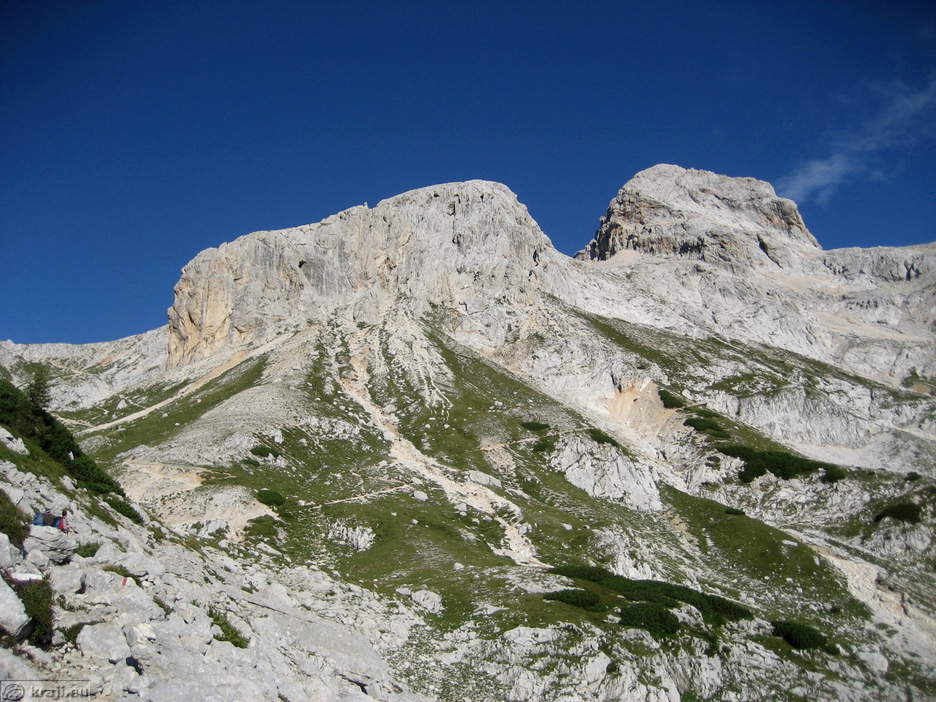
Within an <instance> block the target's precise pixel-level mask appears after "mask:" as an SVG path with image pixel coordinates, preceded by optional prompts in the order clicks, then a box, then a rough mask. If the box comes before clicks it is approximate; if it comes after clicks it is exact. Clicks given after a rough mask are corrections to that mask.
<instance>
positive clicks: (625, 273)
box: [577, 165, 936, 384]
mask: <svg viewBox="0 0 936 702" xmlns="http://www.w3.org/2000/svg"><path fill="white" fill-rule="evenodd" d="M577 258H579V259H581V260H584V261H588V262H589V263H590V264H591V265H592V266H594V267H596V271H597V270H602V271H603V272H604V273H605V275H607V276H609V277H612V278H617V279H618V280H619V281H620V282H619V289H623V284H624V282H625V281H626V286H627V296H628V297H627V301H626V303H624V302H622V303H621V304H618V305H614V304H610V305H606V308H610V309H611V312H610V313H609V314H610V316H621V317H625V318H630V319H634V320H635V321H646V322H648V323H650V324H654V325H659V324H660V323H661V322H662V323H663V325H664V326H666V327H667V328H670V329H675V330H678V331H680V332H681V333H686V334H698V333H703V334H709V335H718V336H725V337H731V338H737V339H743V340H745V341H747V342H756V343H763V344H769V345H771V346H777V347H781V348H784V349H788V350H790V351H795V352H797V353H801V354H803V355H806V356H809V357H811V358H816V359H819V360H822V361H825V362H827V363H833V364H835V365H838V366H842V367H845V368H847V369H848V370H850V371H853V372H856V373H858V374H860V375H864V376H866V377H871V378H875V379H878V380H881V381H884V382H887V383H891V384H896V383H899V382H900V381H901V380H903V379H904V378H906V377H908V376H909V375H912V374H913V373H914V372H916V373H919V374H921V375H927V376H928V375H932V374H933V373H936V352H934V344H933V336H932V329H933V326H932V325H933V323H934V321H936V317H934V309H936V244H926V245H921V246H907V247H875V248H870V249H861V248H848V249H838V250H832V251H825V250H823V249H822V248H821V247H820V246H819V245H818V243H817V242H816V240H815V238H814V237H813V236H812V234H811V233H810V232H809V230H808V229H807V228H806V226H805V224H804V222H803V219H802V217H801V216H800V214H799V211H798V210H797V208H796V205H795V203H793V202H792V201H791V200H787V199H784V198H779V197H777V196H776V194H775V193H774V190H773V188H772V187H771V186H770V184H768V183H765V182H762V181H758V180H754V179H752V178H730V177H728V176H723V175H717V174H715V173H710V172H708V171H698V170H687V169H683V168H680V167H679V166H672V165H659V166H654V167H653V168H649V169H647V170H645V171H642V172H641V173H638V174H637V175H636V176H635V177H634V178H633V179H632V180H630V181H629V182H628V183H627V184H626V185H624V187H623V188H622V189H621V190H620V192H619V193H618V194H617V196H616V197H615V198H614V199H613V200H612V201H611V204H610V205H609V207H608V210H607V212H606V213H605V215H604V216H603V217H602V218H601V221H600V225H599V229H598V232H597V234H596V235H595V238H594V239H593V240H592V241H591V242H590V243H589V244H588V246H586V247H585V248H584V249H583V250H582V251H580V252H579V253H578V254H577ZM625 308H626V309H625Z"/></svg>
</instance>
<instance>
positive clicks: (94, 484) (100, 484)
mask: <svg viewBox="0 0 936 702" xmlns="http://www.w3.org/2000/svg"><path fill="white" fill-rule="evenodd" d="M66 469H67V470H68V472H69V474H71V476H72V477H73V478H75V480H76V482H77V483H78V485H80V486H81V487H85V488H87V489H88V490H91V491H92V492H96V493H99V494H102V495H103V494H105V493H109V492H113V493H117V494H118V495H123V494H124V492H123V489H122V488H121V487H120V485H119V484H118V483H117V481H116V480H114V479H113V478H112V477H110V476H109V475H108V474H107V473H105V472H104V470H103V469H102V468H101V467H100V466H99V465H98V464H97V463H95V461H94V459H93V458H91V457H90V456H78V457H77V458H75V459H74V460H72V461H71V462H70V463H69V464H67V465H66Z"/></svg>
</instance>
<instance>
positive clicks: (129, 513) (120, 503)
mask: <svg viewBox="0 0 936 702" xmlns="http://www.w3.org/2000/svg"><path fill="white" fill-rule="evenodd" d="M103 499H104V501H105V502H106V503H107V504H108V506H109V507H110V508H111V509H113V510H114V511H115V512H117V513H118V514H122V515H123V516H125V517H126V518H127V519H129V520H130V521H131V522H133V523H134V524H143V516H142V515H141V514H140V513H139V512H137V511H136V510H135V509H134V508H133V507H131V506H130V505H129V504H127V502H126V501H125V500H123V499H122V498H120V497H118V496H117V495H104V498H103Z"/></svg>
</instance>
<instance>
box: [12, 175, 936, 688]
mask: <svg viewBox="0 0 936 702" xmlns="http://www.w3.org/2000/svg"><path fill="white" fill-rule="evenodd" d="M579 259H580V260H575V259H570V258H568V257H566V256H563V255H562V254H560V253H559V252H557V251H556V250H555V249H554V248H553V247H552V246H551V244H550V242H549V240H548V239H547V238H546V236H545V235H544V234H543V233H542V232H541V231H540V230H539V228H538V226H537V225H536V223H535V222H534V220H533V219H532V218H531V217H530V215H529V213H528V212H527V211H526V208H525V207H523V205H521V204H520V203H519V202H517V199H516V196H515V195H514V194H513V193H511V192H510V191H509V190H508V189H507V188H506V187H504V186H502V185H499V184H496V183H489V182H485V181H470V182H467V183H450V184H444V185H438V186H433V187H429V188H423V189H420V190H415V191H412V192H409V193H404V194H402V195H399V196H397V197H394V198H390V199H388V200H385V201H383V202H381V203H379V204H377V205H376V206H375V207H373V208H368V207H357V208H352V209H351V210H347V211H345V212H342V213H339V214H337V215H334V216H333V217H329V218H327V219H326V220H323V221H322V222H320V223H318V224H313V225H308V226H305V227H298V228H293V229H286V230H281V231H274V232H257V233H254V234H250V235H247V236H244V237H240V238H239V239H236V240H234V241H232V242H230V243H227V244H223V245H221V246H220V247H219V248H217V249H209V250H207V251H205V252H202V253H201V254H199V255H198V256H197V257H196V258H195V259H193V260H192V261H191V262H190V263H189V264H188V265H187V266H186V267H185V268H184V269H183V271H182V276H181V278H180V280H179V283H178V284H177V285H176V288H175V300H174V303H173V306H172V307H171V308H170V310H169V324H168V326H167V327H164V328H162V329H159V330H155V331H153V332H149V333H147V334H145V335H140V336H138V337H130V338H129V339H124V340H120V341H115V342H107V343H102V344H95V345H88V346H80V347H75V346H68V345H39V346H21V345H16V344H13V343H11V342H3V343H2V344H0V365H2V366H3V367H5V368H6V369H7V373H8V374H9V375H10V376H11V377H12V378H13V379H14V380H15V381H17V382H20V383H22V382H24V381H25V379H26V378H27V377H28V375H29V372H30V370H31V369H32V368H34V365H33V364H37V363H43V364H46V365H48V366H49V367H50V368H51V370H52V372H53V376H54V381H55V385H54V387H53V400H54V406H55V408H56V411H57V413H58V414H59V416H60V417H61V418H62V419H63V420H65V421H66V422H68V423H69V424H70V426H71V427H72V428H73V429H74V430H75V431H76V433H78V435H79V436H80V438H81V441H82V446H83V448H84V450H85V451H88V452H90V453H92V454H93V455H94V456H95V458H96V459H97V460H98V461H99V462H100V463H102V464H104V465H107V466H109V467H110V469H111V470H112V471H113V473H114V474H115V475H116V476H117V477H118V479H119V480H120V482H121V485H122V487H123V489H124V490H125V491H126V493H127V495H128V496H129V498H130V499H131V500H132V501H133V502H134V503H135V504H136V505H138V506H140V508H141V509H142V510H144V511H145V512H146V513H147V514H148V515H150V516H151V517H152V518H153V519H155V520H158V522H160V523H161V524H162V525H163V527H164V528H165V529H166V530H172V531H174V532H175V533H176V534H178V535H179V536H180V538H182V539H183V542H182V543H181V544H180V546H184V547H185V548H194V549H198V550H199V551H200V553H201V557H203V558H204V559H206V562H208V563H212V564H214V565H212V568H214V569H215V570H217V569H218V568H219V567H222V566H221V565H220V564H222V563H224V562H225V560H224V559H233V560H234V561H235V562H236V563H237V568H239V569H245V572H246V571H250V572H254V573H262V574H263V577H264V578H268V579H269V580H270V581H274V580H276V581H278V582H280V583H285V582H286V580H284V579H283V578H282V577H281V576H280V573H281V572H282V571H284V570H288V569H293V568H320V569H324V570H326V571H327V572H329V573H331V574H332V576H330V577H333V578H334V582H336V583H344V585H341V587H350V588H352V589H354V591H357V590H356V589H357V588H361V590H360V592H361V593H362V595H361V597H362V598H363V599H364V600H365V601H367V602H368V603H370V604H368V607H369V608H370V609H369V610H368V611H369V614H368V616H367V617H366V618H361V617H359V616H358V615H357V614H356V613H355V611H354V608H353V607H352V606H351V601H350V600H349V601H343V602H339V603H331V604H330V605H329V607H328V608H327V613H326V615H325V616H327V617H328V618H331V619H333V620H335V621H338V622H341V623H342V625H343V626H348V627H351V628H352V629H354V630H356V631H358V632H360V633H364V634H366V636H367V638H368V641H369V643H368V646H372V647H373V650H374V651H375V652H376V653H375V654H374V655H379V656H380V657H382V659H383V660H384V661H385V662H386V663H385V664H386V665H387V666H388V668H387V670H388V671H389V673H388V674H386V675H384V674H383V673H381V674H380V675H376V674H371V677H370V678H369V679H370V680H371V682H370V683H367V684H364V685H363V686H359V687H360V689H361V690H363V691H364V693H366V694H367V695H369V696H371V697H373V698H376V699H382V700H396V699H403V698H402V697H395V695H397V694H400V695H402V694H404V693H403V691H402V690H403V687H405V688H406V689H408V690H411V691H413V692H414V693H418V694H421V695H424V696H425V697H426V698H428V699H440V700H456V699H457V700H462V699H466V698H467V699H471V700H490V699H512V700H513V699H515V700H549V699H563V700H569V699H598V700H616V699H640V700H664V699H665V700H671V699H679V698H680V697H682V698H683V699H686V698H692V696H695V698H696V699H713V698H714V699H764V698H765V697H770V698H775V699H801V698H810V699H812V698H823V699H833V698H834V699H855V700H859V699H868V700H877V699H892V698H895V697H899V696H901V695H905V694H911V695H916V696H926V695H933V694H934V693H936V679H934V678H933V677H932V673H931V671H932V668H933V662H934V661H933V651H934V650H936V620H934V615H936V599H934V597H933V592H934V588H933V585H934V583H933V576H932V572H933V566H934V565H936V547H934V544H933V538H932V535H933V521H934V507H933V495H934V493H936V399H934V397H933V391H934V386H933V377H934V376H936V344H934V331H933V329H934V328H933V321H934V318H933V314H934V313H933V309H934V307H936V306H934V305H933V302H934V290H936V273H934V269H933V262H934V259H936V245H927V246H918V247H907V248H905V249H887V248H882V249H870V250H861V249H845V250H840V251H823V250H822V249H821V248H820V247H819V246H818V244H817V243H816V241H815V239H814V238H813V237H812V235H811V234H810V233H809V231H808V229H806V226H805V224H804V222H803V220H802V218H801V217H800V215H799V213H798V211H797V209H796V206H795V204H794V203H792V202H791V201H789V200H784V199H781V198H777V197H776V196H775V194H774V192H773V189H772V188H771V187H770V185H769V184H767V183H763V182H760V181H756V180H753V179H745V178H740V179H739V178H729V177H726V176H718V175H715V174H712V173H708V172H705V171H691V170H685V169H682V168H679V167H677V166H655V167H653V168H651V169H648V170H647V171H644V172H642V173H640V174H638V175H637V176H635V178H634V179H633V180H631V181H630V182H629V183H628V184H627V185H625V186H624V188H622V190H621V192H620V193H619V194H618V196H617V197H616V198H615V199H614V200H613V201H612V203H611V205H610V207H609V209H608V212H607V213H606V214H605V216H604V217H603V218H602V220H601V224H600V228H599V230H598V233H597V235H596V237H595V239H594V240H593V241H592V242H591V243H590V244H589V245H588V246H587V247H586V249H584V250H583V252H581V253H580V254H579ZM0 458H3V459H5V460H8V461H10V462H11V463H13V464H15V465H17V466H18V469H19V470H28V468H29V465H28V464H27V462H26V461H25V459H22V458H18V457H17V455H14V454H13V453H10V452H8V453H5V454H3V455H0ZM13 475H15V474H13ZM53 487H54V486H53ZM50 489H52V488H50ZM88 528H89V529H92V527H88ZM147 528H155V523H154V524H151V525H148V526H147ZM93 529H98V530H99V527H97V526H94V527H93ZM93 529H92V531H93ZM95 533H97V532H95ZM89 538H90V537H89ZM139 538H143V537H139ZM144 550H145V551H146V552H147V553H149V554H151V555H153V556H154V557H157V558H160V557H162V556H160V553H159V552H158V551H157V550H154V549H153V547H152V545H147V546H146V547H145V548H144ZM167 557H169V558H171V559H176V558H178V555H177V554H176V555H172V556H167ZM173 567H175V566H173ZM237 572H240V571H237ZM154 583H155V584H156V585H157V586H161V584H162V581H160V580H159V579H158V578H157V579H156V580H154ZM288 584H289V587H290V588H296V590H295V592H291V593H289V595H288V597H289V599H288V601H287V600H284V602H286V604H287V605H288V607H287V609H288V610H289V611H293V610H292V609H290V608H295V607H299V606H300V603H301V604H302V606H306V607H310V608H312V609H313V610H316V611H317V608H318V607H319V605H318V604H316V603H317V602H319V600H320V597H321V590H320V589H316V588H319V585H316V586H315V588H312V589H305V588H304V586H303V584H302V583H301V582H295V581H294V580H289V582H288ZM323 587H324V586H323ZM329 587H337V586H333V585H329ZM550 593H552V594H550ZM556 593H560V594H556ZM544 595H547V597H544ZM284 597H285V595H284ZM234 599H235V600H236V599H237V598H234ZM354 601H355V602H356V601H357V600H354ZM245 606H246V605H245ZM394 610H396V611H398V612H400V613H402V615H403V618H402V619H400V618H394V616H391V615H390V614H389V612H391V611H394ZM237 612H238V613H239V614H238V616H243V617H244V619H242V620H239V623H240V624H242V625H243V626H241V627H240V629H241V631H243V632H245V633H250V637H251V638H252V639H255V640H256V641H258V642H264V645H266V642H267V639H266V638H265V637H266V636H267V635H268V634H269V632H268V631H267V630H266V629H265V628H264V627H265V626H266V625H265V624H262V623H257V622H254V621H253V620H252V619H250V618H249V617H248V616H247V615H246V614H245V612H246V610H244V609H243V608H240V609H237ZM414 613H415V614H414ZM413 617H416V618H418V619H419V623H418V624H416V623H414V622H415V619H413ZM404 620H405V621H406V622H407V623H406V625H405V626H404V625H403V624H402V623H401V622H402V621H404ZM787 622H794V623H793V624H789V623H787ZM800 625H806V628H803V627H802V626H800ZM296 626H298V627H300V629H301V628H302V626H303V625H302V624H301V623H300V624H297V625H296ZM813 629H815V631H813ZM128 640H129V639H128ZM813 644H815V646H814V645H813ZM369 650H370V649H368V651H369ZM303 655H306V654H303ZM336 655H337V654H336ZM367 655H368V656H370V655H371V654H370V653H367ZM82 660H83V659H80V658H79V659H68V663H67V665H68V666H74V665H78V666H79V667H80V666H81V665H85V666H87V665H90V663H89V662H88V661H84V662H83V663H82V662H81V661H82ZM213 660H214V659H213ZM224 660H227V659H224ZM63 665H65V664H63ZM239 665H240V663H239V662H238V657H237V656H233V657H231V658H230V666H231V667H230V668H229V669H228V670H230V671H232V672H231V673H230V674H231V675H232V676H234V678H236V676H237V675H240V674H242V673H241V672H234V671H239V670H240V668H238V666H239ZM276 665H277V666H279V667H278V668H277V670H278V671H281V670H282V666H281V663H280V662H277V664H276ZM339 669H340V666H339ZM431 671H442V673H441V674H436V673H433V672H431ZM344 674H345V673H340V674H339V675H338V677H339V678H340V677H341V676H342V675H344ZM289 675H290V676H292V677H290V678H289V679H290V680H291V681H292V683H294V684H295V685H296V688H295V690H294V691H293V692H292V693H291V692H284V691H283V690H280V692H279V694H280V695H281V696H284V697H285V698H287V699H293V697H292V696H291V695H292V694H294V693H295V694H297V695H300V696H301V694H310V693H309V692H308V691H309V690H311V689H312V688H311V687H309V686H310V685H311V684H312V683H311V682H310V680H309V678H308V676H307V675H306V674H305V673H304V672H303V671H302V667H301V665H298V667H297V669H296V670H294V671H293V672H292V673H290V674H289ZM304 676H305V677H304ZM381 676H383V677H381ZM378 679H380V680H385V681H393V682H392V685H396V686H397V687H396V688H393V687H387V686H386V684H385V683H375V682H374V681H375V680H378ZM328 681H329V682H328V683H327V684H328V685H329V686H331V687H330V688H329V689H330V690H331V692H330V693H329V694H334V696H335V697H334V698H335V699H346V698H347V699H352V697H346V698H345V697H341V695H343V694H346V693H347V691H346V690H345V691H338V688H337V687H334V686H335V684H336V683H335V681H334V679H333V678H328ZM200 682H201V683H203V684H205V685H208V686H209V687H210V685H211V684H212V683H211V681H207V680H205V681H200ZM136 684H137V686H138V690H137V691H136V692H133V691H129V692H127V694H128V695H131V696H130V697H129V699H133V698H134V697H133V696H132V695H136V696H137V697H142V698H146V697H145V696H146V694H155V693H151V692H147V691H152V690H156V689H158V685H159V684H160V681H159V679H158V677H150V678H145V679H144V680H142V681H137V682H136ZM322 684H325V683H322ZM339 687H340V685H339ZM284 689H285V688H284ZM296 690H301V691H303V692H301V693H300V692H296ZM908 690H909V691H910V692H909V693H908V692H907V691H908ZM405 694H410V693H405ZM297 698H298V697H297Z"/></svg>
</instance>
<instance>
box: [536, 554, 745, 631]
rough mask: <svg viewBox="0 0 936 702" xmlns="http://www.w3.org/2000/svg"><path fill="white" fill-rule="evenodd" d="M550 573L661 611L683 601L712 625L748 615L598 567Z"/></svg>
mask: <svg viewBox="0 0 936 702" xmlns="http://www.w3.org/2000/svg"><path fill="white" fill-rule="evenodd" d="M550 572H551V573H555V574H557V575H564V576H566V577H569V578H574V579H577V580H587V581H590V582H593V583H597V584H599V585H601V586H603V587H605V588H607V589H608V590H612V591H614V592H616V593H618V594H619V595H622V596H623V597H625V598H627V599H628V600H632V601H638V602H651V603H654V604H656V605H659V606H662V607H664V608H667V607H676V606H678V605H679V603H680V602H683V603H685V604H688V605H692V606H693V607H695V608H696V609H697V610H698V611H699V613H700V614H701V615H702V617H703V618H704V619H705V620H706V621H708V622H710V623H712V624H715V625H719V624H722V623H724V622H725V621H735V620H738V619H748V618H750V617H751V616H752V613H751V611H750V610H749V609H747V607H743V606H742V605H740V604H738V603H736V602H732V601H731V600H728V599H725V598H724V597H719V596H718V595H709V594H706V593H703V592H699V591H698V590H694V589H692V588H690V587H686V586H685V585H676V584H673V583H667V582H663V581H660V580H632V579H630V578H625V577H622V576H620V575H615V574H613V573H611V572H610V571H609V570H607V569H605V568H602V567H600V566H577V565H567V566H559V567H556V568H552V569H551V570H550Z"/></svg>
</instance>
